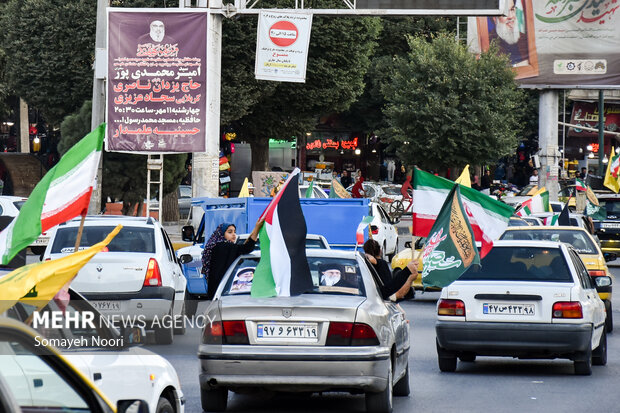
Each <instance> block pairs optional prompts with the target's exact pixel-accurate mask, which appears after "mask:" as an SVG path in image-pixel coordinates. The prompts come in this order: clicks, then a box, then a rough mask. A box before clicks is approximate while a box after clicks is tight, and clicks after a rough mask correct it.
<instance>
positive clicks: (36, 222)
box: [0, 124, 105, 265]
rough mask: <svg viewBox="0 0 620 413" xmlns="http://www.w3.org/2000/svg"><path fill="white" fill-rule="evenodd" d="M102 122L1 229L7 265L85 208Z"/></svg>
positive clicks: (0, 243)
mask: <svg viewBox="0 0 620 413" xmlns="http://www.w3.org/2000/svg"><path fill="white" fill-rule="evenodd" d="M104 132H105V124H101V125H99V127H98V128H97V129H95V130H94V131H92V132H91V133H89V134H88V135H86V136H85V137H84V138H82V140H80V141H79V142H78V143H76V144H75V145H74V146H73V147H72V148H71V149H69V151H68V152H67V153H65V154H64V155H63V157H62V158H61V159H60V161H59V162H58V163H57V164H56V166H54V167H53V168H52V169H50V170H49V171H48V172H47V173H46V174H45V176H44V177H43V178H42V179H41V181H39V183H38V184H37V186H36V187H35V188H34V190H33V191H32V193H31V194H30V197H29V198H28V200H27V201H26V202H25V203H24V205H23V206H22V207H21V209H20V210H19V215H17V217H16V218H15V219H14V220H13V221H11V223H10V224H9V226H8V227H6V228H5V229H4V230H3V231H2V232H0V254H2V264H3V265H6V264H7V263H8V262H9V261H11V259H13V257H14V256H15V255H16V254H17V253H18V252H20V251H21V250H22V249H24V248H26V247H27V246H28V245H30V244H31V243H32V242H33V241H34V240H36V239H37V237H38V236H39V235H41V233H42V232H44V231H47V230H48V229H50V228H52V227H53V226H55V225H58V224H61V223H63V222H66V221H68V220H70V219H72V218H74V217H76V216H78V215H85V214H86V212H87V211H88V204H89V202H90V195H91V194H92V192H93V185H94V184H95V177H96V175H97V167H98V165H99V159H100V158H101V147H102V145H103V137H104Z"/></svg>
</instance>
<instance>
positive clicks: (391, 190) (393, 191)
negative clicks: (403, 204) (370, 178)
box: [381, 185, 400, 195]
mask: <svg viewBox="0 0 620 413" xmlns="http://www.w3.org/2000/svg"><path fill="white" fill-rule="evenodd" d="M381 189H383V192H385V193H386V194H388V195H400V188H399V187H397V186H389V185H384V186H382V187H381Z"/></svg>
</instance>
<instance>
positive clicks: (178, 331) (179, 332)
mask: <svg viewBox="0 0 620 413" xmlns="http://www.w3.org/2000/svg"><path fill="white" fill-rule="evenodd" d="M178 318H181V322H180V324H181V327H176V326H177V325H178V324H179V322H178V321H176V320H177V319H178ZM174 325H175V329H174V331H173V332H174V334H175V335H177V336H182V335H183V334H185V300H184V301H183V307H181V314H180V315H179V316H178V317H176V318H175V323H174Z"/></svg>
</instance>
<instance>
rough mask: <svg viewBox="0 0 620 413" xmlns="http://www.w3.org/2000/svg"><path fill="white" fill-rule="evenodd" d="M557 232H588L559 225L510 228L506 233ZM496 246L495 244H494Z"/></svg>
mask: <svg viewBox="0 0 620 413" xmlns="http://www.w3.org/2000/svg"><path fill="white" fill-rule="evenodd" d="M543 229H544V230H550V229H551V230H556V231H580V232H586V233H587V232H588V231H586V230H585V228H582V227H575V226H571V225H562V226H558V225H554V226H549V225H530V226H527V227H508V228H506V231H519V230H521V231H532V230H543ZM493 245H495V243H494V244H493Z"/></svg>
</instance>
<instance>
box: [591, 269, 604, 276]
mask: <svg viewBox="0 0 620 413" xmlns="http://www.w3.org/2000/svg"><path fill="white" fill-rule="evenodd" d="M588 273H590V276H591V277H603V276H605V275H607V274H605V270H590V271H588Z"/></svg>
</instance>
